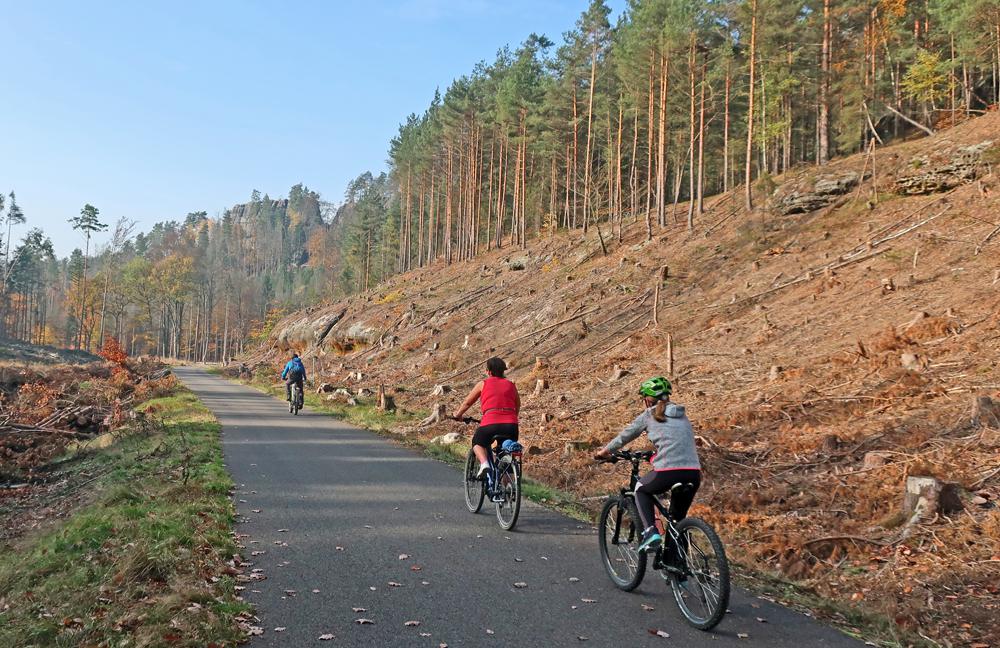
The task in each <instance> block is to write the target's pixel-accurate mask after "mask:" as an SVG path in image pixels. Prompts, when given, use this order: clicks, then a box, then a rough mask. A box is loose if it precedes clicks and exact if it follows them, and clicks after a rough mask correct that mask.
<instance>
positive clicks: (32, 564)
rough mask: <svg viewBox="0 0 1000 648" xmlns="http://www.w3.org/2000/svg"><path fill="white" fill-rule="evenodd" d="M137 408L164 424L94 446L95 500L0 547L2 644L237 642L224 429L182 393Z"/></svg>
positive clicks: (241, 606)
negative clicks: (98, 470)
mask: <svg viewBox="0 0 1000 648" xmlns="http://www.w3.org/2000/svg"><path fill="white" fill-rule="evenodd" d="M141 409H142V410H143V411H145V412H149V413H150V414H151V416H155V417H160V418H162V421H163V425H162V426H156V427H155V428H154V429H153V430H152V431H147V432H146V433H144V434H136V435H132V436H126V437H123V438H122V439H121V440H120V441H119V442H118V443H117V444H115V445H114V446H112V447H110V448H107V449H105V450H101V451H99V452H98V453H97V454H98V455H99V460H100V463H101V464H102V465H103V467H104V468H105V469H106V470H105V471H104V473H103V476H102V477H100V478H98V479H97V480H96V481H95V482H93V483H92V484H91V485H90V487H91V488H93V490H94V491H95V492H96V493H97V496H96V501H93V503H91V504H89V505H86V506H85V507H83V508H82V509H79V510H77V511H76V512H74V513H73V514H72V515H71V516H70V517H69V518H68V519H67V520H66V521H65V522H64V523H62V524H61V525H59V526H58V527H56V528H49V529H47V530H46V531H43V532H42V533H40V534H39V535H38V536H36V537H32V538H28V539H22V540H20V541H19V542H18V546H17V548H16V550H15V549H14V548H13V547H4V548H3V551H2V552H0V646H5V647H6V646H10V647H11V648H17V647H28V646H39V647H42V646H44V647H46V648H48V647H60V646H67V647H68V646H89V645H93V646H97V645H100V646H126V645H127V646H161V645H172V646H192V647H193V646H210V645H214V646H218V647H221V646H235V645H236V643H237V642H238V641H239V640H241V639H242V631H241V630H239V628H238V626H237V622H236V618H235V617H236V615H238V614H240V613H242V612H245V611H248V610H249V606H247V605H246V604H244V603H241V602H240V601H238V600H237V599H236V589H235V585H236V583H235V581H234V578H233V577H232V576H231V575H227V574H226V573H225V570H226V564H225V562H226V561H227V560H228V559H230V558H231V557H232V556H233V555H235V554H236V553H237V552H238V548H237V546H236V544H235V542H234V539H233V537H232V535H231V533H230V529H231V525H232V522H233V517H234V510H233V506H232V503H231V501H230V500H229V497H228V494H229V492H230V490H231V489H232V487H233V483H232V480H231V479H230V477H229V475H228V474H227V472H226V470H225V468H224V466H223V463H222V448H221V445H220V442H219V431H220V426H219V424H218V423H217V422H216V421H215V419H214V418H213V417H212V415H211V414H210V413H209V412H208V410H206V409H205V408H204V406H202V405H201V404H200V403H199V402H198V400H197V399H196V398H195V396H194V395H193V394H192V393H191V392H189V391H187V390H182V389H178V393H177V394H176V395H173V396H169V397H165V398H159V399H155V400H152V401H149V402H148V403H146V404H144V405H143V406H142V407H141ZM4 604H7V605H9V606H10V607H9V609H7V610H6V611H3V605H4ZM195 604H196V605H195Z"/></svg>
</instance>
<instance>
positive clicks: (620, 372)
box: [609, 365, 629, 382]
mask: <svg viewBox="0 0 1000 648" xmlns="http://www.w3.org/2000/svg"><path fill="white" fill-rule="evenodd" d="M628 374H629V371H628V369H622V368H621V367H619V366H618V365H615V368H614V371H612V372H611V378H610V379H609V380H610V381H611V382H618V381H619V380H621V379H622V378H624V377H625V376H627V375H628Z"/></svg>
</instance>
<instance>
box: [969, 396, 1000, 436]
mask: <svg viewBox="0 0 1000 648" xmlns="http://www.w3.org/2000/svg"><path fill="white" fill-rule="evenodd" d="M972 424H973V425H974V426H976V427H988V428H998V429H1000V401H995V400H993V399H992V398H990V397H989V396H976V400H975V401H974V402H973V403H972Z"/></svg>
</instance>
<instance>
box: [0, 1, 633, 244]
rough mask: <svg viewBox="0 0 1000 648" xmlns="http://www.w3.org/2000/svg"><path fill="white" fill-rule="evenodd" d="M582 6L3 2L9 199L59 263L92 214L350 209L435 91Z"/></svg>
mask: <svg viewBox="0 0 1000 648" xmlns="http://www.w3.org/2000/svg"><path fill="white" fill-rule="evenodd" d="M610 4H611V6H612V7H614V8H615V9H616V10H618V9H620V8H621V7H622V6H623V5H624V0H614V1H612V2H611V3H610ZM585 6H586V0H534V1H530V0H495V1H487V0H383V1H378V0H376V1H374V2H368V3H362V2H346V1H342V0H329V1H327V2H320V1H315V2H295V3H293V2H278V1H274V2H261V1H237V0H211V1H207V2H206V1H203V2H100V1H94V2H85V3H84V2H68V1H66V2H62V1H54V2H44V3H43V2H17V1H16V0H0V15H2V16H3V20H2V22H0V43H2V44H3V54H2V60H3V66H2V68H3V74H2V75H0V83H2V90H0V191H2V192H3V193H5V194H6V193H8V192H9V191H10V190H12V189H13V190H14V191H16V192H17V199H18V203H19V204H20V205H21V207H22V209H23V210H24V212H25V214H26V216H27V217H28V225H27V227H30V226H39V227H42V228H43V229H44V230H45V231H46V233H48V234H49V235H50V236H51V237H52V239H53V242H54V243H55V245H56V249H57V252H58V253H59V254H61V255H62V254H67V253H68V252H69V251H70V250H71V249H72V248H73V247H74V246H75V245H77V244H78V241H77V239H78V237H77V236H76V235H75V233H74V232H72V231H71V230H70V228H69V226H68V225H67V224H66V221H67V219H69V218H70V217H72V216H74V215H76V214H77V213H79V211H80V208H81V207H82V206H83V205H84V204H85V203H88V202H89V203H91V204H93V205H95V206H97V207H98V208H99V209H100V210H101V215H102V217H103V220H105V221H106V222H113V221H114V220H116V219H117V218H118V217H120V216H127V217H129V218H132V219H134V220H136V221H138V222H139V225H140V228H141V229H148V227H149V226H151V225H152V224H153V223H155V222H157V221H161V220H168V219H181V218H183V216H184V215H185V214H186V213H188V212H190V211H198V210H205V211H207V212H208V213H209V214H210V215H213V216H214V215H217V214H219V213H221V211H222V210H224V209H225V208H226V207H228V206H230V205H232V204H234V203H237V202H242V201H245V200H246V199H247V198H248V197H249V196H250V192H251V191H252V190H253V189H259V190H261V191H262V192H264V193H269V194H270V195H271V196H272V197H274V196H283V195H285V194H286V193H287V191H288V188H289V187H291V186H292V185H293V184H295V183H297V182H304V183H305V184H306V185H308V186H309V187H310V188H312V189H314V190H316V191H319V192H320V193H321V194H322V195H323V196H324V198H326V199H328V200H333V201H339V200H340V199H341V197H342V195H343V191H344V188H345V186H346V184H347V182H348V180H350V179H351V178H353V177H355V176H357V175H358V174H359V173H361V172H363V171H365V170H369V169H370V170H381V169H383V168H384V167H385V158H386V150H387V146H388V142H389V139H390V138H391V137H392V136H393V135H394V134H395V132H396V129H397V126H398V125H399V123H400V122H401V121H402V120H403V119H405V117H406V115H408V114H409V113H411V112H421V111H422V110H423V109H424V108H425V107H426V106H427V104H428V103H429V101H430V99H431V97H432V96H433V93H434V89H435V87H438V86H440V87H441V88H442V89H443V88H445V87H447V85H448V83H449V82H450V81H451V80H452V79H453V78H455V77H456V76H459V75H461V74H464V73H467V72H469V71H470V70H471V69H472V67H473V65H474V64H475V63H476V62H477V61H479V60H481V59H491V58H492V57H493V55H494V54H495V53H496V50H497V49H498V48H499V47H501V46H503V45H504V44H508V43H509V44H511V45H516V44H517V43H519V42H520V41H522V40H523V39H524V38H525V37H526V36H527V35H528V34H530V33H531V32H533V31H535V32H539V33H544V34H545V35H547V36H549V38H551V39H552V40H554V41H556V42H560V40H561V34H562V33H563V32H564V31H566V30H568V29H570V28H571V27H572V25H573V23H574V22H575V20H576V18H577V17H578V15H579V14H580V12H582V11H583V10H584V9H585ZM24 230H25V228H21V231H20V232H19V233H21V234H23V232H24ZM102 238H106V237H102ZM99 240H100V239H99Z"/></svg>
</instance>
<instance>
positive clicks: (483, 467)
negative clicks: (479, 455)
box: [476, 463, 490, 479]
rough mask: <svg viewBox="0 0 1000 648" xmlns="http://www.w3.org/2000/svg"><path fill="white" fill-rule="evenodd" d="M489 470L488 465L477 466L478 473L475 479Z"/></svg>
mask: <svg viewBox="0 0 1000 648" xmlns="http://www.w3.org/2000/svg"><path fill="white" fill-rule="evenodd" d="M489 469H490V465H489V464H488V463H483V464H479V472H477V473H476V479H479V478H481V477H482V476H483V475H485V474H486V472H487V471H488V470H489Z"/></svg>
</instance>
